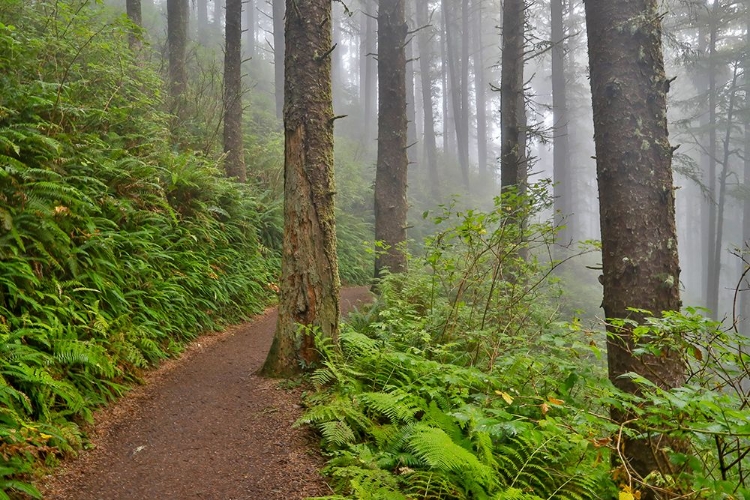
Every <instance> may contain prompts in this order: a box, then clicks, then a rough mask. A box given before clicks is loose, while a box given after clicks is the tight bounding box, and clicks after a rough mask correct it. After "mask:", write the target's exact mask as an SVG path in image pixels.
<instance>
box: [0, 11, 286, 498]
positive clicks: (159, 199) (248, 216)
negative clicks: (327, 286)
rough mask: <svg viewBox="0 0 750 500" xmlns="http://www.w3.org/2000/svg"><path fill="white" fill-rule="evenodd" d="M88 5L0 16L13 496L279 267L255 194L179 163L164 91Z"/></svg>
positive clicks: (196, 162)
mask: <svg viewBox="0 0 750 500" xmlns="http://www.w3.org/2000/svg"><path fill="white" fill-rule="evenodd" d="M86 4H87V2H58V1H55V2H45V1H40V2H33V3H30V2H20V1H19V2H14V1H11V2H9V3H8V4H4V5H3V6H2V7H0V498H8V496H9V495H10V496H12V495H15V494H18V493H19V492H22V493H24V494H28V495H30V496H32V497H38V496H39V494H38V492H36V491H35V490H34V489H33V487H31V486H30V485H29V484H28V483H27V482H24V481H26V480H27V479H28V476H27V474H28V473H30V472H31V471H32V468H33V467H34V465H35V464H38V463H40V462H42V461H46V462H54V461H55V457H58V456H60V455H64V454H68V453H72V452H75V451H76V450H78V449H79V448H80V447H81V446H82V442H83V437H82V433H81V429H80V425H81V424H83V423H85V422H90V421H91V415H92V410H93V409H95V408H96V407H98V406H100V405H102V404H105V403H106V402H107V401H109V400H111V399H113V398H115V397H117V396H119V395H121V394H122V393H123V392H124V391H125V390H126V388H127V386H128V385H130V384H131V383H133V382H134V381H137V380H138V376H139V373H140V372H141V370H143V369H144V368H147V367H149V366H153V365H154V364H156V363H158V361H159V360H160V359H163V358H166V357H168V356H172V355H174V354H176V353H178V352H180V350H181V349H182V346H183V345H184V344H185V343H186V342H187V341H189V340H190V339H193V338H195V337H196V336H197V335H198V334H200V333H201V332H204V331H207V330H212V329H216V328H219V327H221V326H222V325H226V324H227V323H230V322H236V321H240V320H242V319H243V318H245V317H247V316H248V315H249V314H252V313H254V312H257V311H259V310H261V308H262V307H263V306H264V305H265V304H266V303H267V301H268V300H269V295H270V292H269V287H268V284H269V282H271V281H273V279H274V278H273V276H275V275H276V271H277V268H278V259H277V257H276V253H275V252H273V251H272V250H271V249H269V248H268V247H267V246H265V245H264V244H263V242H262V241H261V240H262V238H261V237H260V236H259V232H260V229H261V228H262V227H263V217H264V207H263V204H262V203H261V201H260V199H259V198H258V197H257V196H256V195H255V194H254V191H253V189H252V188H251V187H248V186H239V185H236V184H235V183H233V182H230V181H228V180H226V179H224V178H223V177H222V175H221V172H220V171H219V169H218V168H217V164H216V162H215V161H214V160H211V159H209V158H204V157H202V156H200V155H195V154H192V153H190V152H180V151H177V150H175V149H173V147H172V146H171V144H172V139H171V137H170V135H169V131H168V127H167V124H168V122H169V119H168V117H167V116H166V115H164V114H163V113H162V112H161V111H160V110H161V109H162V108H163V99H162V95H161V90H162V86H163V82H162V80H161V78H160V77H159V76H158V74H157V73H156V72H155V71H154V70H152V69H151V68H150V67H149V65H148V64H146V63H144V62H142V61H139V60H137V59H135V56H134V55H133V54H132V53H131V52H130V51H129V50H128V49H127V34H126V33H127V31H126V30H127V23H126V22H125V20H124V19H122V18H114V19H113V18H111V17H108V16H107V14H106V11H104V10H100V9H97V8H94V7H93V6H92V5H86Z"/></svg>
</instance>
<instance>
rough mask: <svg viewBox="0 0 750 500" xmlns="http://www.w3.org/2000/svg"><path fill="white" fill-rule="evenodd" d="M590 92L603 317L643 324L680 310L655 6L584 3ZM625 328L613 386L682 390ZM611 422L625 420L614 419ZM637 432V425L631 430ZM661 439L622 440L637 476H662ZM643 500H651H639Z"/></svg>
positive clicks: (640, 1)
mask: <svg viewBox="0 0 750 500" xmlns="http://www.w3.org/2000/svg"><path fill="white" fill-rule="evenodd" d="M586 25H587V28H588V36H589V39H588V47H589V64H590V68H591V92H592V102H593V107H594V139H595V143H596V164H597V180H598V185H599V206H600V218H601V233H602V237H601V238H602V259H603V261H602V263H603V268H604V275H603V285H604V302H603V306H604V312H605V315H606V317H607V318H630V319H632V320H635V321H636V322H640V321H642V320H643V317H642V315H641V314H639V313H634V312H632V311H631V310H629V309H628V308H639V309H645V310H648V311H651V312H653V314H657V315H658V314H660V313H661V312H662V311H676V310H679V309H680V291H679V284H680V268H679V261H678V254H677V232H676V227H675V211H674V210H675V209H674V187H673V182H672V169H671V163H672V148H671V147H670V144H669V139H668V133H667V113H666V93H667V90H668V87H669V83H668V81H667V78H666V76H665V74H664V61H663V56H662V46H661V17H660V13H659V12H658V11H657V0H633V1H629V2H611V1H609V0H587V2H586ZM631 333H632V332H631V331H630V329H628V328H622V329H617V328H614V327H610V328H609V334H610V335H609V340H608V352H607V359H608V363H609V377H610V380H611V381H612V383H613V384H614V385H615V386H617V387H619V388H620V389H622V390H624V391H627V392H635V391H636V386H635V385H634V384H633V382H632V381H631V380H630V379H627V378H622V375H623V374H625V373H628V372H635V373H638V374H641V375H643V376H644V377H646V378H648V379H649V380H651V381H653V382H654V383H655V384H657V385H658V386H660V387H663V388H671V387H677V386H680V385H682V384H683V382H684V379H685V366H684V364H683V359H682V357H681V355H680V353H678V352H674V351H667V352H665V353H664V354H663V355H662V356H660V357H658V358H657V357H654V356H643V357H635V356H633V355H632V349H633V347H634V345H633V338H632V334H631ZM612 416H613V418H614V419H616V420H617V421H620V422H625V421H626V420H629V419H634V418H635V417H634V416H632V415H623V414H621V413H620V412H616V411H613V412H612ZM632 425H635V426H636V427H637V425H638V423H637V421H636V422H635V423H634V424H632ZM669 444H672V445H674V444H675V443H674V442H670V441H669V440H666V439H665V440H663V441H661V442H659V443H657V442H656V440H653V441H651V440H646V439H642V440H627V441H626V442H625V443H621V445H622V446H623V448H622V450H621V451H622V452H623V453H624V456H625V457H626V459H627V460H628V462H629V465H630V467H631V468H632V470H634V471H635V472H636V473H637V474H638V475H640V476H641V477H645V476H646V475H648V474H649V473H650V472H652V471H655V470H660V471H663V472H668V471H670V469H671V467H670V464H669V460H668V459H667V457H666V456H665V453H664V452H663V450H662V447H663V446H666V445H669ZM644 493H645V495H644V497H642V498H644V500H645V499H647V498H655V497H654V496H653V493H651V492H648V491H647V492H644Z"/></svg>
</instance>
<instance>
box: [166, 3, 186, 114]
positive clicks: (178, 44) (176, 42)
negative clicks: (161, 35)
mask: <svg viewBox="0 0 750 500" xmlns="http://www.w3.org/2000/svg"><path fill="white" fill-rule="evenodd" d="M189 11H190V5H189V3H188V0H167V46H168V48H169V94H170V96H171V98H172V101H173V104H172V106H173V108H175V109H176V110H177V114H178V115H179V113H180V110H181V108H182V106H181V104H180V100H181V97H182V93H183V92H184V91H185V87H186V86H187V72H186V69H185V58H186V50H187V32H188V12H189Z"/></svg>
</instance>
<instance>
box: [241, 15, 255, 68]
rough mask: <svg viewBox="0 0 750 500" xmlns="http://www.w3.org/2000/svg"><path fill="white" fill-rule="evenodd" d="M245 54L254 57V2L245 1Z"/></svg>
mask: <svg viewBox="0 0 750 500" xmlns="http://www.w3.org/2000/svg"><path fill="white" fill-rule="evenodd" d="M243 3H244V7H245V26H246V28H245V30H246V32H245V54H247V57H248V58H250V59H252V58H254V57H255V0H245V1H244V2H243Z"/></svg>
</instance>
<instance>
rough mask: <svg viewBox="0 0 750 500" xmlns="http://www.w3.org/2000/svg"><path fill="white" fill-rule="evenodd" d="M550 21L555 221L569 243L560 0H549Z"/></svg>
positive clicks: (569, 180)
mask: <svg viewBox="0 0 750 500" xmlns="http://www.w3.org/2000/svg"><path fill="white" fill-rule="evenodd" d="M551 22H552V116H553V118H552V141H553V147H554V150H553V159H552V161H553V167H552V170H553V174H552V176H553V179H554V181H555V186H554V198H555V201H554V204H555V218H556V219H555V225H556V226H558V227H560V228H561V229H560V231H559V233H558V234H557V240H558V241H559V242H560V243H561V244H563V245H568V244H569V243H571V242H572V231H571V229H570V228H568V227H567V226H569V225H570V224H571V223H572V220H571V219H570V214H571V213H572V212H573V211H572V209H571V207H570V201H571V200H572V198H573V193H572V190H571V189H570V188H571V186H572V184H573V178H572V175H571V172H570V142H569V138H568V97H567V84H566V82H565V65H564V61H565V52H564V45H563V44H564V39H565V29H564V24H563V0H551Z"/></svg>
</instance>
